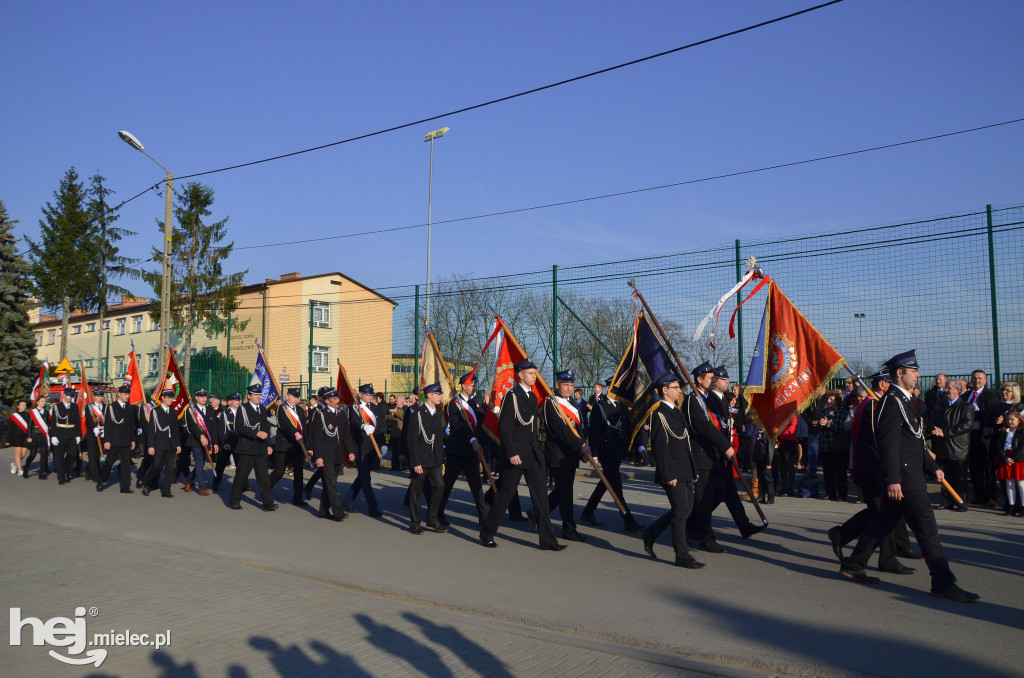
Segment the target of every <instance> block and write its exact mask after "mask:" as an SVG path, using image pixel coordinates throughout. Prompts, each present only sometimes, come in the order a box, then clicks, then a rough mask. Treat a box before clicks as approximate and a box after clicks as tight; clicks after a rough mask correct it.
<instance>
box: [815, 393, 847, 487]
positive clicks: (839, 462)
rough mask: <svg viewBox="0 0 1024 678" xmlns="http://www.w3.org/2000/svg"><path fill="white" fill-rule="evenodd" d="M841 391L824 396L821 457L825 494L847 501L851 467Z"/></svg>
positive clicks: (820, 444) (819, 421) (820, 418)
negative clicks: (847, 480) (841, 411)
mask: <svg viewBox="0 0 1024 678" xmlns="http://www.w3.org/2000/svg"><path fill="white" fill-rule="evenodd" d="M839 405H840V399H839V393H838V392H832V393H829V394H828V395H826V396H825V409H823V410H822V411H821V416H820V417H819V418H818V422H817V423H818V426H817V429H818V459H819V460H820V461H821V469H822V473H823V474H824V476H825V497H826V499H828V500H829V501H846V494H847V488H846V473H847V470H848V469H849V458H850V454H849V446H848V445H847V437H846V431H845V430H844V429H843V426H842V415H841V413H840V411H839Z"/></svg>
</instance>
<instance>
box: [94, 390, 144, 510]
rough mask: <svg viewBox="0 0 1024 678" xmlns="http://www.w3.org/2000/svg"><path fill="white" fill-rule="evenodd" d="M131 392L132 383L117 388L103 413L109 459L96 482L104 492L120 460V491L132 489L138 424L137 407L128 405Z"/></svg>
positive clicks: (104, 436) (105, 450)
mask: <svg viewBox="0 0 1024 678" xmlns="http://www.w3.org/2000/svg"><path fill="white" fill-rule="evenodd" d="M130 393H131V387H130V386H127V385H123V386H121V387H120V388H118V389H117V398H116V399H115V400H114V402H112V403H110V404H109V405H107V407H106V409H105V410H104V412H103V450H104V452H106V455H107V458H106V459H105V460H104V461H103V470H102V471H100V476H99V479H98V480H97V481H96V491H97V492H102V491H103V486H104V485H106V483H107V480H109V479H110V472H111V470H112V469H113V468H114V462H117V463H118V467H117V474H118V476H119V478H120V480H121V493H122V494H131V493H132V492H133V490H132V450H134V449H135V436H136V429H137V428H138V426H137V425H136V421H135V408H134V407H132V406H131V405H129V404H128V396H129V394H130Z"/></svg>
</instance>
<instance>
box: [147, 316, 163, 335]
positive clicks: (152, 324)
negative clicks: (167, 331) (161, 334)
mask: <svg viewBox="0 0 1024 678" xmlns="http://www.w3.org/2000/svg"><path fill="white" fill-rule="evenodd" d="M159 330H160V323H158V322H157V321H155V320H153V319H152V318H150V319H149V331H150V332H158V331H159Z"/></svg>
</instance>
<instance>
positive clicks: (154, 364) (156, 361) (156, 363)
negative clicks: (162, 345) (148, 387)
mask: <svg viewBox="0 0 1024 678" xmlns="http://www.w3.org/2000/svg"><path fill="white" fill-rule="evenodd" d="M146 359H147V362H148V364H149V369H148V370H147V371H148V372H149V374H147V375H146V376H149V377H155V376H156V373H157V371H158V370H159V369H160V354H159V353H150V354H148V355H147V356H146Z"/></svg>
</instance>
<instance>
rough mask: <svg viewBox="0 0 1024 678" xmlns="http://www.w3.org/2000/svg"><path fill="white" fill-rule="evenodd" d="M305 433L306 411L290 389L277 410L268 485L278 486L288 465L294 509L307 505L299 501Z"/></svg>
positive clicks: (297, 390) (294, 391)
mask: <svg viewBox="0 0 1024 678" xmlns="http://www.w3.org/2000/svg"><path fill="white" fill-rule="evenodd" d="M305 430H306V411H305V410H303V409H302V407H301V406H300V405H299V389H297V388H290V389H288V390H287V391H286V392H285V394H284V403H282V405H281V407H279V408H278V410H277V440H276V441H274V469H273V471H271V473H270V484H271V485H277V482H278V481H279V480H281V478H282V477H284V471H285V467H286V466H287V465H288V464H291V465H292V470H293V474H292V504H293V505H295V506H305V505H306V502H305V501H304V500H303V499H302V469H303V467H304V466H305V465H306V453H305V452H304V451H303V446H304V445H305V443H304V442H303V440H304V438H303V432H304V431H305ZM346 430H347V427H346Z"/></svg>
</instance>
